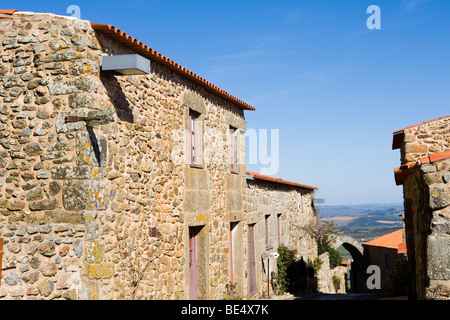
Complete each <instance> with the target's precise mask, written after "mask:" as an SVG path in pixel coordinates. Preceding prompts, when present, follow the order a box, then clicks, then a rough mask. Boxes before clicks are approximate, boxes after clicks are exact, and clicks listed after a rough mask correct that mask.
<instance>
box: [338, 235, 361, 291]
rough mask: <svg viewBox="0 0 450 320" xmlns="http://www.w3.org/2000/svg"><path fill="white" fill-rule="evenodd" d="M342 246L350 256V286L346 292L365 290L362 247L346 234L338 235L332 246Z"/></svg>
mask: <svg viewBox="0 0 450 320" xmlns="http://www.w3.org/2000/svg"><path fill="white" fill-rule="evenodd" d="M341 245H342V246H343V247H344V248H345V249H346V250H347V251H348V252H349V253H350V254H351V256H352V258H353V262H352V263H351V270H350V287H349V288H347V292H353V293H355V292H366V291H367V287H366V269H367V262H366V257H365V255H364V247H363V246H362V245H361V244H360V243H359V242H358V241H356V239H354V238H352V237H348V236H338V237H336V238H335V240H334V242H333V243H332V246H333V248H334V249H337V248H339V247H340V246H341Z"/></svg>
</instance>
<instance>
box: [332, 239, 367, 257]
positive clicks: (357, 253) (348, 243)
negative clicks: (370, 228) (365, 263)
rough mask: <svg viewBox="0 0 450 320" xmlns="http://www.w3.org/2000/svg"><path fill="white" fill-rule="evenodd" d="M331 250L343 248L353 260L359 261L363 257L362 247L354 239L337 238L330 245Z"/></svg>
mask: <svg viewBox="0 0 450 320" xmlns="http://www.w3.org/2000/svg"><path fill="white" fill-rule="evenodd" d="M332 245H333V248H334V249H337V248H339V247H340V246H343V247H344V248H345V250H347V251H348V252H350V254H351V255H352V258H353V260H355V261H357V260H360V259H361V258H362V257H363V256H364V247H363V246H362V245H361V244H360V243H359V242H358V241H356V239H354V238H352V237H349V236H338V237H336V239H335V240H334V242H333V243H332Z"/></svg>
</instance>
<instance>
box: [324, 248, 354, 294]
mask: <svg viewBox="0 0 450 320" xmlns="http://www.w3.org/2000/svg"><path fill="white" fill-rule="evenodd" d="M319 259H320V269H319V270H318V272H317V279H318V291H319V292H321V293H333V294H334V293H347V291H346V287H345V281H346V274H347V271H348V270H347V267H343V266H339V267H336V268H333V269H331V268H330V257H329V254H328V252H325V253H322V254H321V255H320V256H319ZM334 279H337V282H336V283H334V281H333V280H334Z"/></svg>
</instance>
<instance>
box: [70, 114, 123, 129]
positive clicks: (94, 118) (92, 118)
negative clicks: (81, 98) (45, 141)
mask: <svg viewBox="0 0 450 320" xmlns="http://www.w3.org/2000/svg"><path fill="white" fill-rule="evenodd" d="M65 121H66V122H79V121H85V122H86V125H87V126H90V127H92V126H98V125H104V124H108V123H110V122H114V116H113V114H112V112H111V111H98V112H89V113H88V115H87V116H66V119H65Z"/></svg>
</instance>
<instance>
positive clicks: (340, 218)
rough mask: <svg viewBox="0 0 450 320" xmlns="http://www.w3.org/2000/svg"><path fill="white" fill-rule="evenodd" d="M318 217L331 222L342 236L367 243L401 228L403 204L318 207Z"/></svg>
mask: <svg viewBox="0 0 450 320" xmlns="http://www.w3.org/2000/svg"><path fill="white" fill-rule="evenodd" d="M318 208H319V212H320V213H319V216H320V217H321V218H322V219H324V220H328V221H333V222H334V223H335V224H336V225H337V226H338V227H339V228H340V229H341V230H342V233H341V234H342V235H346V236H350V237H353V238H355V239H356V240H358V241H359V242H362V243H363V242H367V241H369V240H372V239H375V238H378V237H380V236H382V235H385V234H388V233H390V232H393V231H395V230H398V229H400V228H401V227H402V218H401V215H402V214H403V203H381V204H379V203H375V204H362V205H339V206H328V205H320V206H318Z"/></svg>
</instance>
